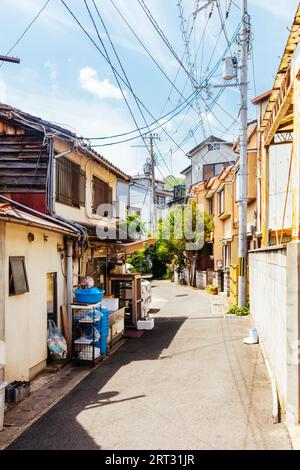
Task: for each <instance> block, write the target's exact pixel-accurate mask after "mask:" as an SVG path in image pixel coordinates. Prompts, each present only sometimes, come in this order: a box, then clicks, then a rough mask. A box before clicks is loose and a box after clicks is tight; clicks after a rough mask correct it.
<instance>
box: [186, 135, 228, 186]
mask: <svg viewBox="0 0 300 470" xmlns="http://www.w3.org/2000/svg"><path fill="white" fill-rule="evenodd" d="M187 157H188V158H189V159H190V160H191V165H190V166H189V167H187V168H186V169H185V170H183V171H182V172H181V174H183V175H185V178H186V188H187V192H189V190H190V188H191V187H192V186H193V185H195V184H198V183H200V182H201V181H206V180H208V179H209V178H211V177H213V176H217V175H218V174H219V173H220V172H221V171H222V169H223V168H224V166H225V167H226V166H229V165H232V164H233V163H234V162H235V161H236V154H235V153H234V152H233V149H232V143H230V142H226V141H225V140H223V139H220V138H219V137H215V136H214V135H211V136H209V137H208V138H207V139H205V140H204V141H203V142H201V143H200V144H199V145H197V146H196V147H194V148H193V149H192V150H190V151H189V152H188V153H187Z"/></svg>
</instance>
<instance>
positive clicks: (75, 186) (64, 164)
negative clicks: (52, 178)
mask: <svg viewBox="0 0 300 470" xmlns="http://www.w3.org/2000/svg"><path fill="white" fill-rule="evenodd" d="M81 172H82V170H81V167H80V165H78V164H77V163H75V162H73V161H72V160H70V159H69V158H66V157H59V158H58V159H57V160H56V194H55V200H56V202H59V203H61V204H65V205H67V206H70V207H77V208H80V206H81V204H80V184H81ZM59 178H61V179H62V181H60V180H59ZM61 189H62V191H60V190H61ZM67 189H68V190H69V191H70V194H67Z"/></svg>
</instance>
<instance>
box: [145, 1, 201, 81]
mask: <svg viewBox="0 0 300 470" xmlns="http://www.w3.org/2000/svg"><path fill="white" fill-rule="evenodd" d="M137 1H138V3H139V4H140V6H141V7H142V9H143V11H144V13H145V14H146V16H147V18H148V19H149V21H150V23H151V24H152V25H153V27H154V29H155V30H156V31H157V33H158V35H159V36H160V37H161V39H162V40H163V42H164V43H165V44H166V46H167V47H168V49H169V50H170V52H171V53H172V55H173V57H175V59H176V60H177V62H178V63H179V65H180V66H181V67H182V68H183V70H184V71H185V72H186V74H187V75H188V76H189V77H190V79H191V80H193V81H195V79H194V77H193V76H192V75H191V74H190V72H189V71H188V70H187V68H186V67H185V66H184V64H183V63H182V61H181V60H180V58H179V57H178V55H177V53H176V52H175V50H174V48H173V46H172V45H171V44H170V42H169V40H168V38H167V37H166V35H165V34H164V32H163V30H162V29H161V28H160V26H159V25H158V23H157V21H156V20H155V18H154V17H153V15H152V13H151V11H150V10H149V8H148V7H147V6H146V4H145V2H144V0H137ZM195 85H196V86H197V87H198V86H199V84H198V83H197V82H195Z"/></svg>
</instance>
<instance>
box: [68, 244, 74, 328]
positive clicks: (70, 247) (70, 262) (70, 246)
mask: <svg viewBox="0 0 300 470" xmlns="http://www.w3.org/2000/svg"><path fill="white" fill-rule="evenodd" d="M66 247H67V311H68V321H69V328H70V330H69V331H70V332H71V335H72V308H71V304H72V300H73V240H72V238H67V239H66Z"/></svg>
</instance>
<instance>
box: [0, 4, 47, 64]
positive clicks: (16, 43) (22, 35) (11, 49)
mask: <svg viewBox="0 0 300 470" xmlns="http://www.w3.org/2000/svg"><path fill="white" fill-rule="evenodd" d="M49 2H50V0H47V2H46V3H45V4H44V5H43V6H42V8H41V9H40V10H39V11H38V13H37V14H36V16H35V17H34V18H33V20H32V21H31V22H30V23H29V25H28V26H27V28H26V29H25V30H24V31H23V33H22V34H21V36H19V38H18V39H17V40H16V42H15V43H14V44H13V45H12V46H11V48H10V49H9V50H8V51H7V53H6V55H8V54H10V53H11V52H12V51H13V50H14V48H15V47H16V46H17V45H18V44H19V42H20V41H21V40H22V39H23V37H24V36H25V34H26V33H27V31H28V30H29V29H30V28H31V26H32V25H33V23H35V21H36V20H37V19H38V17H39V16H40V15H41V14H42V12H43V11H44V10H45V8H46V7H47V5H48V3H49ZM2 66H3V61H2V63H1V64H0V68H1V67H2Z"/></svg>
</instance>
